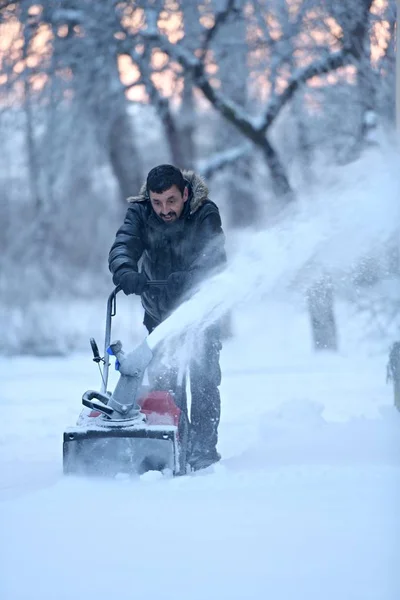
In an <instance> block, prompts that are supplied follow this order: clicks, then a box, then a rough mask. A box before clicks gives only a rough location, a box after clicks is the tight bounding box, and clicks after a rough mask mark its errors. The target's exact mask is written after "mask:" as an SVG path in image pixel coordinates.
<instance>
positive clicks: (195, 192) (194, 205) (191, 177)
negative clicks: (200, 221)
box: [127, 171, 208, 215]
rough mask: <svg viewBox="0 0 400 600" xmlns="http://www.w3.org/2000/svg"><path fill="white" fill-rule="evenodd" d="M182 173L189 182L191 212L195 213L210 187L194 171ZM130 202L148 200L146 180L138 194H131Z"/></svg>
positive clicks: (206, 196) (205, 198) (204, 199)
mask: <svg viewBox="0 0 400 600" xmlns="http://www.w3.org/2000/svg"><path fill="white" fill-rule="evenodd" d="M182 175H183V177H184V178H185V180H186V181H187V182H188V183H189V192H190V196H189V202H190V214H191V215H192V214H193V213H195V212H196V211H197V210H198V209H199V208H200V206H201V205H202V204H204V202H205V201H206V200H207V198H208V187H207V184H206V182H205V181H204V179H203V178H202V177H201V176H200V175H197V173H195V172H194V171H182ZM127 200H128V202H146V201H148V200H149V196H148V194H147V189H146V182H145V183H144V184H143V185H142V187H141V188H140V192H139V195H138V196H130V197H129V198H128V199H127Z"/></svg>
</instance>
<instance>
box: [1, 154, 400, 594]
mask: <svg viewBox="0 0 400 600" xmlns="http://www.w3.org/2000/svg"><path fill="white" fill-rule="evenodd" d="M397 165H398V162H396V160H394V161H389V160H387V157H386V156H382V157H381V162H380V164H379V165H378V163H377V159H376V157H372V158H371V165H370V168H365V165H364V168H362V169H361V170H360V172H359V175H358V176H357V177H353V179H354V181H353V183H352V185H351V186H349V185H344V186H342V188H340V186H339V184H337V183H335V182H334V181H332V182H331V184H330V185H331V190H330V192H329V193H328V192H327V190H326V188H325V189H324V193H323V194H319V196H317V195H316V196H315V197H311V196H310V195H309V194H308V195H307V198H302V199H300V201H299V203H297V204H296V206H293V207H292V208H290V209H289V210H288V215H287V218H286V220H284V221H282V222H281V223H280V222H279V220H278V222H277V224H275V226H274V227H270V228H268V229H267V230H266V231H259V232H257V233H255V232H254V233H252V234H251V235H248V232H244V233H243V236H242V239H240V236H239V239H238V242H237V244H236V243H235V244H234V246H235V248H234V251H233V252H232V254H231V261H230V264H229V267H228V269H227V270H226V272H225V273H224V274H222V275H221V276H217V277H216V278H215V279H214V280H213V281H212V283H211V284H210V285H207V287H205V288H204V289H203V290H201V291H200V292H199V294H198V295H197V296H196V297H195V298H197V299H196V300H195V299H193V302H192V303H188V304H187V305H184V306H183V307H181V308H180V309H179V310H178V311H177V312H176V313H175V314H174V315H173V316H172V317H171V319H168V320H167V321H166V322H165V323H163V324H162V325H161V326H160V327H159V328H157V329H156V331H155V332H154V333H153V334H152V336H150V337H153V341H154V339H155V338H157V336H158V341H160V339H161V340H163V339H164V340H165V339H167V340H168V339H170V336H173V335H174V334H176V333H181V332H182V331H184V332H186V333H187V336H188V337H187V339H188V344H189V343H196V327H197V325H196V323H198V322H200V321H202V322H203V323H204V322H207V320H213V319H215V318H218V317H219V316H221V315H222V314H224V313H225V312H226V311H227V310H231V309H234V311H235V337H234V338H233V339H231V340H230V341H229V342H227V343H226V344H225V347H224V350H223V354H222V371H223V382H222V386H221V393H222V421H221V427H220V444H219V449H220V451H221V453H222V456H223V460H222V461H221V463H220V464H218V465H217V466H215V468H214V469H210V470H209V471H208V472H203V473H198V474H196V475H192V476H187V477H181V478H176V479H166V478H165V479H163V478H162V476H159V475H158V474H155V473H150V474H146V475H145V476H143V477H142V478H140V479H138V480H130V481H126V480H120V479H116V480H112V481H98V480H97V481H93V480H78V479H74V478H68V479H67V478H63V476H62V474H61V467H62V464H61V454H62V432H63V430H64V428H65V427H67V426H71V425H73V424H74V423H75V422H76V419H77V416H78V413H79V411H80V399H81V396H82V393H83V391H85V390H87V389H91V388H98V387H99V382H98V379H99V377H98V373H97V370H96V367H95V365H94V364H93V363H92V361H91V357H90V355H89V352H87V353H85V354H84V355H81V354H80V355H78V354H76V353H75V354H72V355H70V356H69V357H67V358H52V359H49V358H48V359H45V358H43V359H39V358H38V359H33V358H14V359H11V358H2V360H1V362H0V377H1V383H2V385H1V392H0V409H1V430H0V432H1V433H0V507H1V510H0V600H67V599H68V600H69V599H71V598H73V599H74V600H110V599H112V598H118V599H119V600H125V599H129V600H130V599H135V598H146V600H147V599H148V600H156V599H157V600H160V599H161V598H162V599H163V600H164V599H165V600H169V599H171V600H172V599H173V600H206V599H207V600H222V598H226V599H227V600H264V599H267V598H268V600H398V599H399V598H400V574H399V566H398V565H399V561H398V557H399V556H400V415H399V413H398V412H397V411H396V410H395V409H394V408H393V401H392V389H391V386H390V385H387V384H386V362H387V353H388V346H389V344H390V342H391V341H392V339H389V338H390V336H388V339H387V340H386V338H383V339H381V343H380V345H379V346H378V345H377V344H375V346H373V345H372V344H371V343H370V342H368V341H367V339H366V327H365V325H366V324H365V323H364V324H363V323H362V321H361V320H358V319H356V318H355V317H354V315H352V314H350V313H349V312H348V309H346V308H345V307H344V306H337V307H336V308H337V311H338V312H337V325H338V332H339V343H340V351H339V353H338V354H330V353H321V354H319V355H318V356H317V355H315V354H314V353H313V352H312V350H311V338H310V331H309V324H308V319H307V316H306V314H305V312H304V307H303V306H302V302H301V301H299V298H301V297H302V294H301V292H304V290H305V289H306V288H307V285H309V284H310V282H312V281H313V279H314V278H315V277H318V275H319V274H321V273H322V274H323V273H326V272H328V273H329V274H330V275H331V276H332V277H333V280H334V282H335V283H336V285H341V286H343V287H346V285H349V286H351V285H353V279H352V277H353V274H354V267H355V266H356V265H357V264H359V262H360V260H361V259H363V258H365V257H366V258H368V259H370V258H376V257H377V258H379V257H380V256H381V253H382V249H384V248H385V247H386V245H387V244H388V243H389V240H391V239H398V223H399V222H400V215H399V203H398V177H397V173H398V166H397ZM352 176H354V174H353V175H352ZM288 289H291V292H290V294H289V293H287V292H288ZM294 290H297V291H296V293H298V298H297V300H296V299H295V297H294V296H293V295H291V294H294ZM382 296H383V300H384V301H385V298H386V296H385V293H383V294H382ZM87 311H90V312H91V313H93V314H92V315H91V316H92V319H93V322H94V321H96V320H97V319H96V318H95V316H96V310H95V307H94V305H93V306H90V307H87ZM82 312H84V311H82ZM41 314H42V316H43V317H45V318H46V319H47V320H48V323H49V325H50V326H51V325H52V324H56V325H57V327H56V331H57V332H59V331H60V330H62V327H61V325H63V326H64V328H65V329H66V330H67V331H68V330H69V329H70V328H71V327H75V329H76V327H77V322H76V319H75V316H76V315H77V314H79V315H80V318H81V317H82V318H83V316H82V315H81V310H79V311H77V310H76V307H75V306H71V307H69V306H66V307H63V312H62V313H60V314H63V318H62V319H61V317H60V318H59V319H58V320H54V319H52V318H49V313H48V312H47V309H46V312H45V313H44V312H43V311H42V313H41ZM239 316H240V318H239ZM132 319H134V320H136V316H135V317H132ZM30 321H32V319H28V322H29V326H30V327H32V328H33V330H34V327H35V321H32V323H31V322H30ZM61 321H62V323H60V322H61ZM136 322H137V321H136ZM79 325H80V322H79V323H78V326H79ZM132 325H133V321H131V322H130V323H129V324H127V329H131V328H132ZM98 327H99V325H96V328H98ZM4 330H5V335H6V333H7V331H6V330H7V326H6V324H5V327H4ZM133 330H135V331H137V329H136V328H135V326H134V325H133ZM84 331H86V328H85V327H82V331H81V332H80V335H81V336H82V334H83V332H84ZM98 333H99V332H98V329H96V331H93V334H94V335H95V336H97V337H98ZM91 335H92V333H91ZM394 335H395V336H397V335H398V334H397V332H394ZM129 339H131V338H129ZM99 341H100V340H99ZM123 341H124V342H126V341H127V340H125V339H123ZM131 341H132V339H131ZM386 342H387V343H386ZM188 347H189V346H188ZM127 348H128V344H127ZM185 354H187V348H186V347H183V355H185ZM113 377H115V372H114V373H113Z"/></svg>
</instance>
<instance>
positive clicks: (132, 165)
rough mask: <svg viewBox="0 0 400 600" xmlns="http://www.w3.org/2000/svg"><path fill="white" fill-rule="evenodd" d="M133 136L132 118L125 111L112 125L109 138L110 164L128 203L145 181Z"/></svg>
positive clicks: (123, 197)
mask: <svg viewBox="0 0 400 600" xmlns="http://www.w3.org/2000/svg"><path fill="white" fill-rule="evenodd" d="M133 136H134V133H133V126H132V123H131V119H130V117H129V115H128V113H127V111H124V112H123V113H121V114H120V115H118V116H117V117H116V118H115V119H114V121H113V122H112V124H111V125H110V134H109V138H108V153H109V158H110V164H111V167H112V170H113V173H114V175H115V178H116V180H117V182H118V187H119V196H120V198H121V201H122V202H123V203H126V199H127V198H128V197H129V196H133V195H135V194H137V193H138V191H139V189H140V187H141V185H142V183H143V179H142V166H141V162H140V159H139V158H138V153H137V150H136V148H135V145H134V143H133ZM138 161H139V164H138Z"/></svg>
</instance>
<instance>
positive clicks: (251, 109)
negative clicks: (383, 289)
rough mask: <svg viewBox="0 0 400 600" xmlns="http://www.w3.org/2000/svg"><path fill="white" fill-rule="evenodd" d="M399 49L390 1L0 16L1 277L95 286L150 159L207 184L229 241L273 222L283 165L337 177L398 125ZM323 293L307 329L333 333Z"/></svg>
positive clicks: (321, 289)
mask: <svg viewBox="0 0 400 600" xmlns="http://www.w3.org/2000/svg"><path fill="white" fill-rule="evenodd" d="M394 33H395V2H394V0H387V1H386V0H348V1H346V2H344V3H343V2H342V3H337V2H334V1H333V0H324V2H322V3H321V1H320V0H319V1H317V0H248V1H245V0H199V1H195V0H146V1H145V0H137V1H135V2H133V1H131V0H126V1H124V0H121V1H118V2H91V1H90V0H82V1H81V0H79V1H78V0H43V1H41V2H38V3H34V2H32V1H30V0H20V1H15V2H8V1H7V0H3V1H2V0H0V38H1V40H2V42H1V45H0V65H1V72H0V101H1V104H0V129H1V131H2V136H1V139H0V145H1V154H2V157H3V158H2V165H3V169H2V173H1V181H0V185H1V187H2V189H3V190H4V195H3V197H4V198H5V199H6V203H5V205H4V206H3V205H2V208H1V211H2V213H1V217H2V219H3V220H4V222H5V223H8V224H10V226H12V227H15V226H18V217H19V214H20V211H21V207H24V211H25V213H24V214H26V215H27V219H26V221H27V223H29V226H27V227H26V230H24V232H23V235H22V236H14V237H12V236H11V237H10V236H9V234H8V233H7V232H6V230H3V232H2V236H3V237H2V241H4V242H5V243H6V247H7V248H8V250H7V253H6V254H5V255H3V256H2V258H1V259H0V260H1V261H2V266H4V267H5V270H4V269H3V272H7V269H8V272H11V270H12V261H13V260H15V258H16V257H17V256H19V257H20V256H22V255H23V257H24V259H23V261H22V262H23V264H24V265H26V270H27V273H28V272H30V273H31V277H33V279H34V282H35V283H34V285H32V286H31V287H30V290H31V292H30V293H31V294H32V295H35V294H37V293H39V292H38V290H41V291H40V293H44V292H45V290H49V289H55V288H57V286H58V288H60V286H61V288H62V289H64V290H65V289H68V290H70V291H71V292H73V291H75V292H76V291H77V283H76V282H77V280H78V279H79V276H80V274H81V273H82V270H83V271H84V272H85V274H86V276H87V280H88V281H95V280H96V277H97V276H96V272H98V271H99V265H102V264H103V260H104V253H105V245H107V244H105V239H106V236H107V231H108V230H109V229H110V223H112V222H113V221H112V220H113V218H114V216H115V217H116V220H118V219H117V214H118V212H120V210H121V208H122V207H123V206H124V204H122V202H121V200H123V201H124V202H125V199H126V197H127V196H129V195H131V194H132V193H135V192H136V191H137V189H138V187H139V186H140V184H141V182H142V180H143V176H144V173H145V170H146V169H145V167H146V166H147V164H148V163H150V162H152V161H154V160H155V158H154V157H155V156H157V160H159V159H160V160H164V161H170V162H173V163H175V164H177V165H178V166H181V167H183V168H197V169H200V171H201V172H202V173H203V174H204V175H205V176H206V177H207V178H209V179H210V180H212V181H213V177H214V176H217V175H218V180H217V179H215V180H214V181H218V182H221V181H222V182H223V187H224V190H226V196H227V199H229V207H228V206H227V207H226V209H227V210H226V211H225V212H226V213H227V215H231V216H230V217H229V222H230V225H234V224H236V223H238V222H240V224H241V226H243V225H254V224H257V223H258V222H259V216H260V213H261V214H262V213H264V214H265V215H267V216H268V215H270V214H271V213H272V214H273V213H274V211H275V212H276V208H278V209H281V208H284V207H285V206H287V205H288V204H289V203H290V202H291V201H292V200H293V199H295V198H296V191H297V187H296V185H297V184H296V180H295V178H294V169H293V166H294V165H296V164H297V165H299V169H300V171H301V173H302V174H303V186H304V185H307V184H308V182H309V179H310V177H311V175H313V176H314V179H315V181H316V182H318V180H319V176H318V173H317V172H315V169H314V168H313V161H314V158H315V157H316V156H319V154H318V153H319V151H320V150H321V151H323V152H324V153H325V156H326V157H327V160H328V161H332V160H334V161H337V162H339V163H345V162H349V161H351V160H354V159H356V158H357V157H358V156H360V154H361V153H362V152H363V150H364V148H365V147H367V146H368V143H370V140H369V131H370V128H371V123H373V122H374V120H375V121H376V119H378V120H379V121H380V122H381V123H385V122H388V123H390V122H393V115H394V110H393V105H394V102H393V98H394V75H393V73H394ZM132 107H133V108H134V109H135V110H134V111H132V110H131V109H132ZM148 107H151V110H152V112H151V116H148V115H149V109H148ZM146 115H147V116H146ZM144 118H145V119H146V126H144V125H143V124H142V119H144ZM391 120H392V121H391ZM157 136H158V137H157ZM155 139H158V140H159V143H157V144H156V147H155V144H154V140H155ZM150 140H151V141H150ZM10 152H13V155H15V160H11V159H10ZM7 161H8V163H7ZM7 164H9V167H7ZM305 173H308V174H309V175H304V174H305ZM260 190H262V193H261V194H260ZM115 199H117V202H115V201H114V200H115ZM3 204H4V203H3ZM273 206H275V208H274V209H272V208H271V207H273ZM228 208H229V209H230V210H228ZM66 223H68V227H66ZM43 253H46V256H47V258H46V260H42V259H41V261H40V264H38V257H39V256H43V255H44V254H43ZM7 265H8V267H7ZM100 271H101V272H103V271H102V268H100ZM327 277H328V279H329V276H327ZM328 279H327V278H326V277H324V278H323V279H321V282H319V284H317V285H316V286H314V287H313V289H312V290H310V293H309V296H308V298H309V306H310V309H311V312H312V307H313V306H317V305H318V309H316V310H317V312H318V314H317V315H314V316H313V315H311V321H312V323H316V322H317V321H318V322H321V315H324V314H325V315H328V316H327V322H331V323H334V318H333V308H332V298H333V296H332V289H331V288H329V285H330V284H329V285H328V288H329V289H328V288H327V287H326V285H325V284H326V281H328ZM39 280H40V281H42V283H41V284H40V285H38V283H37V282H38V281H39ZM104 280H106V277H105V278H104ZM5 287H7V286H6V285H5V284H4V280H3V283H0V292H1V293H2V294H4V293H6V292H5ZM88 287H90V284H88ZM328 292H329V293H328ZM321 299H325V300H324V302H325V301H326V302H325V308H324V309H323V310H322V308H321V307H322V304H321ZM329 303H330V306H331V309H332V312H331V313H330V314H329V311H326V308H327V307H328V305H329ZM322 329H323V328H320V331H322ZM332 332H333V329H332V328H331V334H330V336H328V337H330V339H331V340H332V339H333V335H332ZM316 346H317V347H323V346H324V342H323V341H322V343H318V344H316ZM328 346H330V347H333V346H332V344H331V343H329V344H328Z"/></svg>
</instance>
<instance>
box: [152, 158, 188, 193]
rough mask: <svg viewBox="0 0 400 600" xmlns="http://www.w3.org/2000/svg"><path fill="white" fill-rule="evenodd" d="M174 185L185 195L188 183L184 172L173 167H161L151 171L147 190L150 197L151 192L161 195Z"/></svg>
mask: <svg viewBox="0 0 400 600" xmlns="http://www.w3.org/2000/svg"><path fill="white" fill-rule="evenodd" d="M173 185H176V187H177V188H178V189H179V191H180V193H181V194H183V192H184V189H185V187H186V181H185V179H184V177H183V175H182V172H181V171H180V170H179V169H177V168H176V167H174V166H173V165H159V166H158V167H154V169H151V171H150V172H149V174H148V175H147V181H146V190H147V194H148V195H149V193H150V192H156V194H161V193H162V192H165V190H169V188H170V187H172V186H173Z"/></svg>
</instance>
